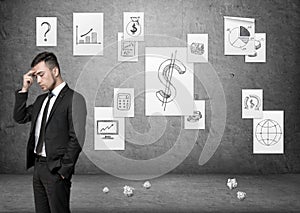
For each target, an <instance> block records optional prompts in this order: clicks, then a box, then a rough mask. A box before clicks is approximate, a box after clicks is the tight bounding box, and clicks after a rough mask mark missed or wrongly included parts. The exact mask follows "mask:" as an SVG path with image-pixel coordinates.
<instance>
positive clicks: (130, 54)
mask: <svg viewBox="0 0 300 213" xmlns="http://www.w3.org/2000/svg"><path fill="white" fill-rule="evenodd" d="M118 61H138V42H137V41H127V40H124V35H123V33H122V32H119V33H118Z"/></svg>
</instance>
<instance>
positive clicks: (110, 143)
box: [94, 107, 125, 150]
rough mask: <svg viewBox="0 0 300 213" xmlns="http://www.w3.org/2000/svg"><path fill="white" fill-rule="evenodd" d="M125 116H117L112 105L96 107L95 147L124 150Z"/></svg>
mask: <svg viewBox="0 0 300 213" xmlns="http://www.w3.org/2000/svg"><path fill="white" fill-rule="evenodd" d="M124 124H125V123H124V118H115V117H114V116H113V108H112V107H95V108H94V129H95V131H94V132H95V134H94V138H95V139H94V140H95V141H94V149H95V150H124V149H125V142H124V141H125V138H124V135H125V134H124V132H125V127H124Z"/></svg>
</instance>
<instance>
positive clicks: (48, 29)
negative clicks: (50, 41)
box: [41, 21, 51, 41]
mask: <svg viewBox="0 0 300 213" xmlns="http://www.w3.org/2000/svg"><path fill="white" fill-rule="evenodd" d="M44 24H46V25H47V26H48V28H47V30H46V32H45V34H44V37H45V38H44V41H47V38H46V35H47V33H48V32H49V31H50V29H51V25H50V24H49V23H48V22H45V21H44V22H43V23H42V24H41V26H43V25H44Z"/></svg>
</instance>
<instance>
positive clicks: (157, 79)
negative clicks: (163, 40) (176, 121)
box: [145, 47, 194, 116]
mask: <svg viewBox="0 0 300 213" xmlns="http://www.w3.org/2000/svg"><path fill="white" fill-rule="evenodd" d="M145 52H146V62H145V71H146V74H145V78H146V79H145V84H146V85H145V86H146V94H145V96H146V104H145V106H146V116H161V115H165V116H173V115H192V114H193V101H194V67H193V64H192V63H187V54H186V52H187V48H185V47H146V51H145Z"/></svg>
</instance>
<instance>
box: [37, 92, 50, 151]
mask: <svg viewBox="0 0 300 213" xmlns="http://www.w3.org/2000/svg"><path fill="white" fill-rule="evenodd" d="M52 97H53V94H52V93H51V92H49V93H48V101H47V103H46V106H45V109H44V112H43V118H42V123H41V129H40V135H39V141H38V144H37V146H36V154H40V153H41V152H42V148H43V142H44V136H45V127H46V120H47V114H48V108H49V103H50V99H51V98H52Z"/></svg>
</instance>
